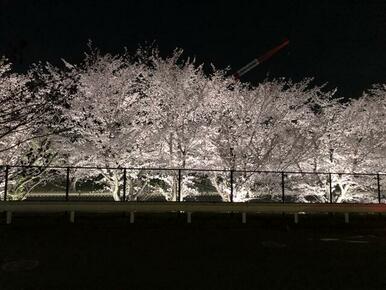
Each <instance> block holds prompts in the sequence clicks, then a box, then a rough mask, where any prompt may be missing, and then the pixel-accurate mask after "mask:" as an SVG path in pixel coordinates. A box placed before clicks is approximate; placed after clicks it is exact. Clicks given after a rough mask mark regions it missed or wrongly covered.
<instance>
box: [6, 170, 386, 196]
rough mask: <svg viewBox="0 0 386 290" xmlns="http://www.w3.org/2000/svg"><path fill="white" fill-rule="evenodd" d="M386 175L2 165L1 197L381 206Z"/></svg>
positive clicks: (385, 185)
mask: <svg viewBox="0 0 386 290" xmlns="http://www.w3.org/2000/svg"><path fill="white" fill-rule="evenodd" d="M385 188H386V174H383V173H345V172H294V171H281V172H277V171H253V170H244V171H243V170H221V169H186V168H184V169H182V168H122V167H108V168H107V167H106V168H102V167H79V166H78V167H63V166H56V167H53V166H52V167H51V166H48V167H43V166H2V169H0V199H1V200H2V201H12V200H29V201H32V200H36V201H46V200H47V201H48V200H49V201H53V200H58V201H77V200H82V201H84V200H90V201H92V200H95V201H121V202H127V201H144V202H145V201H174V202H184V201H196V202H200V201H205V202H279V203H280V202H281V203H385V202H386V197H385V190H384V189H385Z"/></svg>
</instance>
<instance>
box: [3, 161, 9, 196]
mask: <svg viewBox="0 0 386 290" xmlns="http://www.w3.org/2000/svg"><path fill="white" fill-rule="evenodd" d="M8 170H9V166H8V165H6V166H5V180H4V201H7V191H8Z"/></svg>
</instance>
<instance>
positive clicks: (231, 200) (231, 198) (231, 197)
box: [230, 169, 233, 202]
mask: <svg viewBox="0 0 386 290" xmlns="http://www.w3.org/2000/svg"><path fill="white" fill-rule="evenodd" d="M230 174H231V176H230V178H231V196H230V202H233V169H231V173H230Z"/></svg>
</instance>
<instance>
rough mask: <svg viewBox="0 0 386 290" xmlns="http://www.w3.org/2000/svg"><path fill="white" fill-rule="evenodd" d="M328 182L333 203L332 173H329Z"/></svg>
mask: <svg viewBox="0 0 386 290" xmlns="http://www.w3.org/2000/svg"><path fill="white" fill-rule="evenodd" d="M328 184H329V193H330V203H332V176H331V173H328Z"/></svg>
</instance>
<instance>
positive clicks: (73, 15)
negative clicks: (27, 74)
mask: <svg viewBox="0 0 386 290" xmlns="http://www.w3.org/2000/svg"><path fill="white" fill-rule="evenodd" d="M0 3H1V4H0V25H1V26H0V54H3V55H6V56H7V57H8V58H9V59H10V60H11V61H12V62H14V63H15V65H16V69H18V70H19V71H23V70H25V69H26V68H28V66H29V65H31V64H32V63H33V62H37V61H46V60H48V61H50V62H53V63H55V64H59V60H60V58H65V59H67V60H68V61H70V62H79V61H81V59H82V58H83V52H84V51H85V50H87V41H88V39H91V40H92V41H93V43H94V45H95V46H97V47H99V48H100V49H101V50H102V51H103V52H112V53H115V52H122V51H123V47H127V48H128V49H129V50H130V51H134V50H135V49H136V48H137V46H138V44H145V43H146V42H147V43H152V42H153V41H155V42H156V44H157V45H158V47H159V48H160V50H161V51H162V52H163V53H164V54H167V53H170V52H171V51H172V50H173V49H174V48H175V47H180V48H183V49H184V50H185V52H186V55H187V56H195V57H196V58H197V60H198V61H199V62H205V63H208V64H209V63H213V64H214V65H215V66H217V67H219V68H225V67H227V66H230V67H231V68H232V70H233V71H235V70H237V69H238V68H240V67H241V66H243V65H244V64H246V63H248V62H249V61H250V60H252V59H253V58H255V57H257V56H259V55H260V54H262V53H264V52H265V51H266V50H268V49H269V48H271V47H273V46H275V45H276V44H278V43H279V42H281V40H282V39H283V38H284V37H288V38H289V39H290V41H291V43H290V46H289V47H287V48H286V49H285V50H283V51H282V52H280V53H279V54H277V55H276V56H275V57H274V58H272V59H271V60H269V61H268V62H266V63H264V64H263V65H261V66H260V67H258V68H256V69H255V70H254V71H253V72H250V73H249V74H248V75H247V76H245V77H244V78H243V80H245V81H250V82H252V83H257V82H259V81H262V80H264V79H265V78H266V77H267V76H268V77H269V78H274V77H289V78H292V79H294V80H299V79H301V78H302V77H306V76H307V77H315V80H316V83H318V84H321V83H324V82H329V87H338V89H339V95H340V96H345V97H352V96H354V97H355V96H358V95H360V93H361V91H362V90H363V89H365V88H368V87H370V86H371V84H373V83H379V82H385V81H386V53H385V51H386V0H361V1H359V0H346V1H338V0H336V1H300V0H292V1H275V0H270V1H182V0H180V1H177V0H169V1H145V0H142V1H139V0H132V1H129V0H127V1H113V0H109V1H107V0H106V1H97V0H94V1H91V0H89V1H86V0H83V1H81V0H56V1H54V0H51V1H50V0H25V1H22V0H0Z"/></svg>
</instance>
